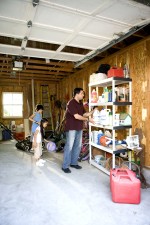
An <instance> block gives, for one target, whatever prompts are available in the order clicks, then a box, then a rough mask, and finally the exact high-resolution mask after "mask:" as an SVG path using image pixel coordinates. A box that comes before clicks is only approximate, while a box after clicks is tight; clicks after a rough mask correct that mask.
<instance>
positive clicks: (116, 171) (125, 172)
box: [110, 168, 136, 191]
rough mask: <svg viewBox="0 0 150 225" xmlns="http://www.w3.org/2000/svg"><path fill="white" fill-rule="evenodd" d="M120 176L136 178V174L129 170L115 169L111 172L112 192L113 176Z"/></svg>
mask: <svg viewBox="0 0 150 225" xmlns="http://www.w3.org/2000/svg"><path fill="white" fill-rule="evenodd" d="M119 175H128V176H130V175H131V176H132V175H133V176H135V177H136V174H135V173H134V172H133V171H132V170H129V169H123V168H115V169H111V170H110V190H111V191H112V176H115V177H116V176H119Z"/></svg>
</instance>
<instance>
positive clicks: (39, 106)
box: [35, 104, 44, 111]
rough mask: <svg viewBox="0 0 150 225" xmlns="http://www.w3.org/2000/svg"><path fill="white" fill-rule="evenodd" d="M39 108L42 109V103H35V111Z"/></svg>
mask: <svg viewBox="0 0 150 225" xmlns="http://www.w3.org/2000/svg"><path fill="white" fill-rule="evenodd" d="M40 109H41V110H44V107H43V105H40V104H37V105H36V107H35V111H39V110H40Z"/></svg>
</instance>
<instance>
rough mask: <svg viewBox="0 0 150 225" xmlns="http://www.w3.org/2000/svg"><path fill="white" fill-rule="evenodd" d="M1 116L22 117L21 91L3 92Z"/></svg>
mask: <svg viewBox="0 0 150 225" xmlns="http://www.w3.org/2000/svg"><path fill="white" fill-rule="evenodd" d="M3 117H4V118H13V117H15V118H16V117H19V118H21V117H23V93H21V92H3Z"/></svg>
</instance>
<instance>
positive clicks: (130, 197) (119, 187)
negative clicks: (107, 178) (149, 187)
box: [111, 171, 141, 204]
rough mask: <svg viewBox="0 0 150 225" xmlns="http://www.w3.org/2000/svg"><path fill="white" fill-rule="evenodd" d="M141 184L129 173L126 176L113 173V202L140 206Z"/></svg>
mask: <svg viewBox="0 0 150 225" xmlns="http://www.w3.org/2000/svg"><path fill="white" fill-rule="evenodd" d="M140 188H141V182H140V180H139V179H137V178H136V177H135V175H134V174H133V173H131V172H129V171H127V175H126V174H116V175H114V174H113V173H112V176H111V193H112V201H113V202H118V203H128V204H139V203H140V201H141V189H140Z"/></svg>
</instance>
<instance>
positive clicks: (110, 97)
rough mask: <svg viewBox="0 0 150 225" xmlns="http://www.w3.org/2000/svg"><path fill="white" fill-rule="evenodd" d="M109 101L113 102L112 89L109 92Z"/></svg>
mask: <svg viewBox="0 0 150 225" xmlns="http://www.w3.org/2000/svg"><path fill="white" fill-rule="evenodd" d="M108 102H112V89H111V90H109V92H108Z"/></svg>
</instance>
